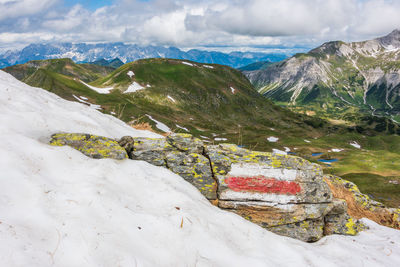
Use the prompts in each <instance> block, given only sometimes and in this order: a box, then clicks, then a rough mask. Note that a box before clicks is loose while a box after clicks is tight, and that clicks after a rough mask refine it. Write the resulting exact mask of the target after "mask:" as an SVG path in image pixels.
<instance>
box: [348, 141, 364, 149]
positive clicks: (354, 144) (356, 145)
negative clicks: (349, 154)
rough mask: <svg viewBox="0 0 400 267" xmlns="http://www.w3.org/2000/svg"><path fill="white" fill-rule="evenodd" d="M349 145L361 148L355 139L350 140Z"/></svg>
mask: <svg viewBox="0 0 400 267" xmlns="http://www.w3.org/2000/svg"><path fill="white" fill-rule="evenodd" d="M350 145H351V146H353V147H355V148H358V149H360V148H361V146H360V145H359V144H358V143H357V142H356V141H353V142H350Z"/></svg>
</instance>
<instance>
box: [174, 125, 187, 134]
mask: <svg viewBox="0 0 400 267" xmlns="http://www.w3.org/2000/svg"><path fill="white" fill-rule="evenodd" d="M175 125H176V127H178V128H179V129H182V130H185V131H186V132H190V131H189V130H188V128H185V127H182V126H180V125H178V124H175Z"/></svg>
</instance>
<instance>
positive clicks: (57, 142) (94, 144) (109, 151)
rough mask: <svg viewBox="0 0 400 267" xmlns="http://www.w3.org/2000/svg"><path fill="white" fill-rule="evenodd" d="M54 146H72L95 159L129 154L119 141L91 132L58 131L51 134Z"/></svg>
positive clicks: (121, 157)
mask: <svg viewBox="0 0 400 267" xmlns="http://www.w3.org/2000/svg"><path fill="white" fill-rule="evenodd" d="M50 144H51V145H52V146H71V147H73V148H75V149H77V150H79V151H80V152H82V153H83V154H85V155H86V156H88V157H91V158H95V159H102V158H111V159H118V160H122V159H126V158H128V155H127V153H126V151H125V149H123V148H122V147H121V146H120V145H119V144H118V142H117V141H115V140H113V139H110V138H107V137H102V136H97V135H90V134H82V133H58V134H53V135H52V136H51V140H50Z"/></svg>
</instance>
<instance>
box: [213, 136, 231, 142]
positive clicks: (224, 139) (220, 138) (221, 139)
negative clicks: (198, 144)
mask: <svg viewBox="0 0 400 267" xmlns="http://www.w3.org/2000/svg"><path fill="white" fill-rule="evenodd" d="M214 140H215V141H227V140H228V139H227V138H224V137H217V138H214Z"/></svg>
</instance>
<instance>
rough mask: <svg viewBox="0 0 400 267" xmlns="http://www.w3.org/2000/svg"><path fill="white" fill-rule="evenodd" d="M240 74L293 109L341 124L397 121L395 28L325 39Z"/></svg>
mask: <svg viewBox="0 0 400 267" xmlns="http://www.w3.org/2000/svg"><path fill="white" fill-rule="evenodd" d="M245 74H246V76H247V77H248V78H249V80H250V81H251V82H252V84H253V85H254V86H255V87H256V88H257V90H258V91H259V92H260V93H261V94H263V95H264V96H266V97H268V98H270V99H272V100H273V101H274V102H275V103H277V104H279V105H284V106H288V107H289V108H290V109H292V110H294V111H297V112H302V113H307V114H309V115H313V116H318V117H322V118H328V119H332V121H334V122H335V123H345V124H349V123H350V124H353V123H358V124H360V123H364V124H369V125H372V124H375V123H376V122H377V121H381V120H382V119H378V118H377V117H376V116H379V117H386V118H390V119H392V120H393V121H395V122H397V121H400V101H399V100H400V99H399V93H400V30H394V31H393V32H391V33H390V34H389V35H387V36H384V37H381V38H377V39H373V40H369V41H363V42H353V43H345V42H341V41H334V42H328V43H325V44H323V45H321V46H320V47H317V48H315V49H313V50H311V51H310V52H308V53H305V54H296V55H294V56H293V57H291V58H288V59H286V60H283V61H282V62H278V63H274V64H271V65H268V66H266V67H265V68H264V69H258V70H252V71H245ZM360 114H364V116H362V115H361V116H360ZM369 115H372V116H369Z"/></svg>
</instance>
